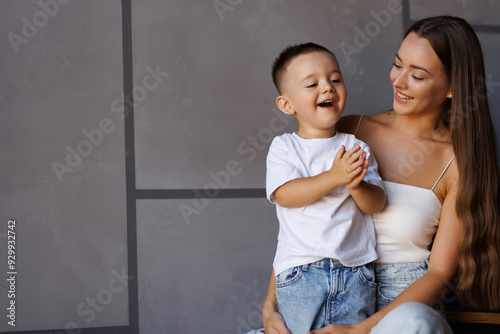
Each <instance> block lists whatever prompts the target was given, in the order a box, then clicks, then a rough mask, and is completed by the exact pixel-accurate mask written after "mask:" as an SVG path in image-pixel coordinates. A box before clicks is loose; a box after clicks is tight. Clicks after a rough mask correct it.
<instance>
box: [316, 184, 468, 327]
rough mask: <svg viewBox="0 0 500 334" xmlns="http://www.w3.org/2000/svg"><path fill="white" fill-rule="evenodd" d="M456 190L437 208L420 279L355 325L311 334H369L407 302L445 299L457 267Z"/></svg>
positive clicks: (459, 240) (428, 301) (459, 241)
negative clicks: (437, 216) (436, 224)
mask: <svg viewBox="0 0 500 334" xmlns="http://www.w3.org/2000/svg"><path fill="white" fill-rule="evenodd" d="M456 188H457V186H456V185H454V186H453V187H452V189H449V191H448V193H447V195H446V198H445V200H444V202H443V206H442V209H441V218H440V223H439V228H438V230H437V233H436V237H435V239H434V244H433V246H432V251H431V255H430V259H429V268H428V269H427V272H426V274H425V275H424V276H422V277H421V278H420V279H419V280H417V281H416V282H414V283H413V284H412V285H410V286H409V287H408V288H406V289H405V290H404V291H403V292H402V293H401V294H400V295H399V296H398V297H396V298H395V299H394V300H393V301H392V302H391V303H389V305H387V306H386V307H385V308H383V309H382V310H380V311H378V312H377V313H375V314H374V315H372V316H371V317H369V318H368V319H366V320H364V321H362V322H360V323H358V324H355V325H347V326H343V325H329V326H327V327H325V328H322V329H320V330H316V331H311V333H313V334H333V333H369V332H370V330H371V329H372V328H373V327H374V326H375V325H376V324H377V323H378V322H379V321H380V320H381V319H382V318H383V317H384V316H385V315H386V314H387V313H389V312H390V311H391V310H393V309H394V308H395V307H397V306H398V305H401V304H402V303H405V302H409V301H418V302H422V303H425V304H427V305H434V304H436V303H438V302H439V301H441V300H442V299H443V298H445V297H446V296H447V294H448V292H449V291H450V288H452V286H453V284H452V282H453V278H454V277H455V275H456V272H457V268H458V249H459V245H460V243H461V242H462V227H461V224H460V221H459V219H458V217H457V215H456V212H455V201H456V195H457V194H456Z"/></svg>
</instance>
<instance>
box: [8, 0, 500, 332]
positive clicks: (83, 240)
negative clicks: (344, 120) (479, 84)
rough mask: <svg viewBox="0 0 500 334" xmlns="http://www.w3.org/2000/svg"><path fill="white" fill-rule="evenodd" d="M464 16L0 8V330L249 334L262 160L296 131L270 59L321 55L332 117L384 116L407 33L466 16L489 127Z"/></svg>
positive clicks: (256, 6) (261, 225) (258, 271)
mask: <svg viewBox="0 0 500 334" xmlns="http://www.w3.org/2000/svg"><path fill="white" fill-rule="evenodd" d="M477 2H478V1H474V4H472V3H473V2H472V1H452V0H447V1H440V2H438V3H436V2H434V1H432V2H431V1H424V0H421V1H403V2H401V1H396V0H377V1H369V2H368V1H360V0H351V1H340V0H339V1H326V0H325V1H315V2H305V1H298V0H290V1H284V0H281V1H280V0H272V1H271V0H262V1H253V0H252V1H249V0H215V1H212V0H210V1H189V2H188V1H180V0H168V1H165V0H148V1H144V0H142V1H139V0H137V1H135V0H134V1H118V0H107V1H96V0H86V1H83V0H73V1H69V0H41V1H34V0H1V1H0V18H1V19H0V36H1V40H0V41H1V42H0V45H1V48H0V64H1V66H0V113H1V118H2V122H1V124H2V125H1V129H2V131H0V149H1V151H0V152H1V153H2V154H0V166H1V177H0V217H1V222H2V225H1V226H0V242H1V247H0V252H1V253H2V254H4V255H3V259H4V260H2V261H3V262H2V263H3V264H2V266H1V267H2V268H3V269H2V270H3V272H4V274H5V275H6V276H7V278H9V277H10V276H15V283H16V284H15V286H14V287H15V298H14V297H9V294H8V291H9V289H11V285H10V283H9V282H8V281H6V280H2V282H1V283H0V291H1V292H0V309H1V310H3V311H2V312H3V313H5V314H1V318H0V319H3V320H2V321H0V332H15V331H26V330H36V331H39V332H40V333H61V332H62V333H64V332H66V333H71V332H73V333H77V332H79V329H88V330H87V331H86V332H89V333H115V332H117V333H137V332H140V333H141V334H144V333H196V332H200V331H201V332H204V333H214V334H215V333H242V332H244V331H246V330H249V329H250V328H251V327H257V326H261V321H262V319H261V316H260V309H261V306H262V302H263V300H264V297H265V293H266V290H267V281H268V278H269V274H270V269H271V263H272V260H273V256H274V250H275V247H276V235H277V221H276V218H275V212H274V207H273V206H272V205H271V204H269V203H268V202H267V201H266V200H265V199H264V198H263V194H264V193H263V188H264V183H265V156H266V153H267V148H268V145H269V143H270V141H271V140H272V138H273V137H274V136H275V135H278V134H281V133H282V132H284V131H293V130H294V129H295V124H294V122H293V120H292V119H290V118H287V117H285V116H283V115H281V114H280V113H279V112H277V109H276V107H275V103H274V100H275V96H276V92H275V89H274V87H273V86H272V82H271V78H270V67H271V63H272V61H273V59H274V57H276V55H277V54H278V53H279V52H280V51H281V50H282V49H283V48H284V47H286V46H287V45H289V44H295V43H301V42H308V41H313V42H316V43H320V44H323V45H325V46H326V47H329V48H331V49H332V50H333V51H334V52H335V53H336V54H337V57H338V59H339V62H340V66H341V68H342V71H343V74H344V78H345V81H346V85H347V88H348V92H349V97H348V99H349V100H348V104H347V108H346V112H345V113H346V114H354V113H356V114H372V113H376V112H380V111H383V110H388V109H389V108H390V107H391V101H392V88H391V84H390V81H389V71H390V68H391V64H392V62H393V58H394V53H395V52H396V51H397V48H398V47H399V44H400V42H401V40H402V35H403V32H404V30H405V27H406V26H407V25H409V24H410V22H411V21H413V20H417V19H419V18H421V17H425V16H430V15H436V14H443V13H451V14H455V15H459V16H463V17H465V18H466V19H469V20H470V22H471V23H473V24H474V27H475V28H476V30H477V31H478V34H479V37H480V39H481V41H482V43H483V47H484V52H485V57H486V63H487V68H486V72H487V79H488V88H489V94H490V104H491V108H492V113H493V117H494V119H495V127H496V128H497V129H500V116H499V110H500V65H499V64H498V61H497V59H498V55H499V54H500V47H499V45H500V29H499V24H498V22H499V21H498V15H499V14H498V13H499V9H500V8H499V7H500V5H499V3H498V2H492V1H481V2H482V4H481V6H477V5H476V3H477ZM483 8H485V9H483ZM122 13H124V14H125V15H124V16H122ZM128 14H130V15H131V16H127V15H128ZM128 19H130V21H128ZM129 42H131V44H130V43H129ZM124 86H125V89H124ZM127 87H128V88H127ZM127 94H128V95H130V96H133V101H132V99H131V98H129V97H128V96H127ZM132 109H133V112H134V116H133V117H131V116H130V115H128V113H127V112H128V111H131V110H132ZM11 220H15V221H16V227H15V229H13V230H11V232H9V228H8V226H9V223H8V222H9V221H11ZM9 233H10V235H11V236H12V235H13V233H15V236H16V242H15V255H16V259H15V260H16V263H15V268H13V270H9V268H8V267H7V256H8V253H7V252H8V241H9ZM11 241H12V240H11ZM11 245H12V243H11ZM10 271H13V272H15V274H9V275H7V273H8V272H10ZM11 301H15V303H16V304H15V305H16V310H15V316H16V318H15V319H16V322H15V324H16V326H15V327H13V326H11V325H9V324H8V321H9V319H8V318H7V317H6V315H7V314H9V312H10V311H8V310H7V307H9V305H10V303H11ZM65 329H66V330H65Z"/></svg>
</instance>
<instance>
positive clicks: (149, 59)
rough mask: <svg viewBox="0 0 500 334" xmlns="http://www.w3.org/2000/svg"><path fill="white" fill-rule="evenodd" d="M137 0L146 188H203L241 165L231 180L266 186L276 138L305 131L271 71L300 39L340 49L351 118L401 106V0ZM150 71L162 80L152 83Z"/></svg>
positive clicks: (139, 142) (139, 126) (141, 161)
mask: <svg viewBox="0 0 500 334" xmlns="http://www.w3.org/2000/svg"><path fill="white" fill-rule="evenodd" d="M132 4H133V12H132V14H133V59H134V80H135V86H136V90H137V97H138V98H139V100H140V101H139V102H138V103H137V104H136V111H137V115H136V166H137V175H136V176H137V187H138V188H140V189H147V188H155V189H156V188H162V189H169V188H202V187H204V185H206V184H207V183H208V182H211V181H212V178H211V176H210V172H212V173H218V172H222V171H225V170H227V163H228V162H231V161H232V162H236V163H237V165H238V167H240V168H239V169H237V172H235V173H234V175H231V178H230V180H229V181H228V182H225V183H222V186H223V187H226V188H254V187H263V186H264V178H265V156H266V154H267V149H268V144H269V142H270V140H271V139H272V137H273V136H274V135H277V134H281V133H282V132H283V131H285V130H286V131H293V130H294V129H295V124H294V122H292V121H293V120H292V121H290V119H286V120H283V119H281V118H276V117H277V116H276V115H275V114H274V113H273V109H275V108H276V107H275V98H276V92H275V89H274V87H273V85H272V82H271V77H270V69H271V64H272V61H273V60H274V58H275V57H276V56H277V55H278V53H279V52H280V51H281V50H282V49H283V48H284V47H286V46H287V45H289V44H295V43H301V42H308V41H314V42H317V43H321V44H324V45H325V46H327V47H329V48H331V49H332V50H333V51H334V52H335V53H336V54H337V55H338V58H339V61H340V64H341V67H342V68H343V72H344V75H345V79H346V82H347V85H348V89H349V102H348V107H347V110H346V113H365V114H366V113H374V112H377V111H380V110H385V109H387V108H388V107H390V105H388V103H390V101H392V89H391V88H390V82H389V70H390V66H391V63H392V61H393V55H394V53H395V52H396V47H397V46H398V45H399V42H400V40H401V36H402V18H401V4H400V2H399V1H383V0H379V1H371V2H370V4H369V5H368V6H367V3H366V2H362V3H361V2H359V3H358V1H349V2H345V1H326V0H324V1H315V3H314V5H311V4H310V3H308V2H304V1H297V0H295V1H286V2H285V1H232V2H227V1H203V2H197V3H196V6H193V4H192V3H190V2H187V1H169V2H168V3H167V2H165V1H161V0H150V1H132ZM231 4H233V5H231ZM223 5H224V6H223ZM389 8H390V9H391V10H392V12H390V11H389ZM151 69H158V71H159V72H162V77H161V78H160V79H161V80H159V81H158V82H157V83H158V85H156V86H155V87H154V88H151V89H144V88H142V89H141V87H143V86H145V85H144V84H143V81H144V79H145V78H147V77H148V75H150V72H151ZM167 73H168V74H167ZM148 80H149V79H148ZM146 81H147V80H146ZM148 82H149V84H148V86H150V87H151V86H153V81H152V80H150V81H148ZM285 123H288V124H285ZM284 125H286V126H284ZM252 138H254V139H252Z"/></svg>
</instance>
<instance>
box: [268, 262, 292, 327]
mask: <svg viewBox="0 0 500 334" xmlns="http://www.w3.org/2000/svg"><path fill="white" fill-rule="evenodd" d="M278 310H279V309H278V300H277V299H276V277H275V276H274V270H272V271H271V278H270V279H269V287H268V288H267V296H266V300H265V301H264V307H263V308H262V320H263V322H264V328H265V330H266V334H291V333H290V331H288V329H287V328H286V325H285V320H283V317H282V316H281V314H279V312H278Z"/></svg>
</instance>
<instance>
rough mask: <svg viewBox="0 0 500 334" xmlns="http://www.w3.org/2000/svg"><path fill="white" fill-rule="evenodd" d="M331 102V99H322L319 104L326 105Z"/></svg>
mask: <svg viewBox="0 0 500 334" xmlns="http://www.w3.org/2000/svg"><path fill="white" fill-rule="evenodd" d="M332 103H333V100H326V101H323V102H320V103H319V105H326V104H330V105H331V104H332Z"/></svg>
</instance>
